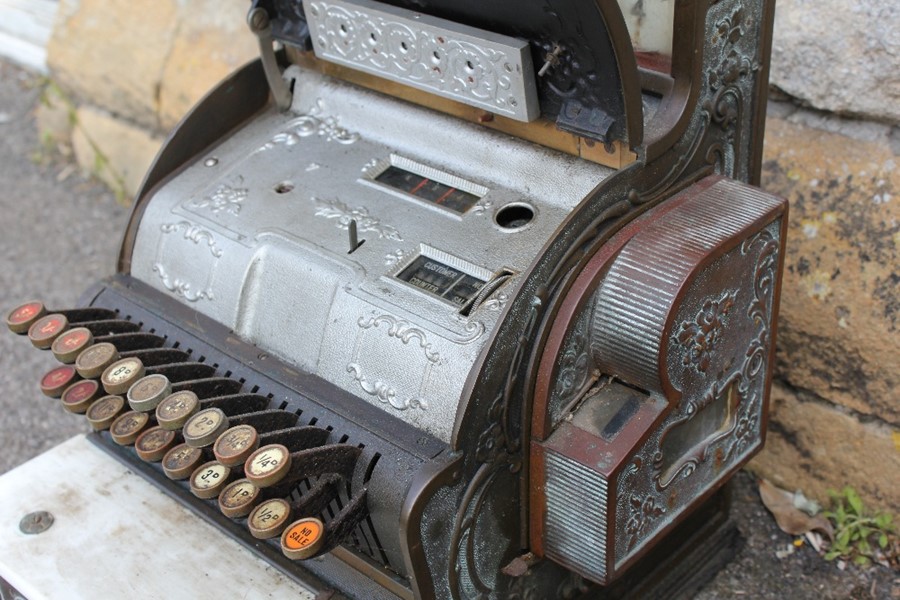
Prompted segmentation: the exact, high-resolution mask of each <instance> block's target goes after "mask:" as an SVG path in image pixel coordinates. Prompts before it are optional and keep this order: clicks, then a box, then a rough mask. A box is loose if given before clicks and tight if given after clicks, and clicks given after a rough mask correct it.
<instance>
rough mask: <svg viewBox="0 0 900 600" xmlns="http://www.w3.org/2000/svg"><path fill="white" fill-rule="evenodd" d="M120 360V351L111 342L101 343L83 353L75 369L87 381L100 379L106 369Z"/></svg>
mask: <svg viewBox="0 0 900 600" xmlns="http://www.w3.org/2000/svg"><path fill="white" fill-rule="evenodd" d="M117 360H119V351H118V350H116V347H115V346H113V345H112V344H110V343H109V342H100V343H99V344H94V345H93V346H90V347H88V348H85V349H84V350H82V351H81V354H79V355H78V357H77V358H76V359H75V369H76V370H77V371H78V374H79V375H81V376H82V377H84V378H85V379H94V378H96V377H100V375H101V374H102V373H103V371H105V370H106V367H108V366H109V365H111V364H113V363H114V362H116V361H117Z"/></svg>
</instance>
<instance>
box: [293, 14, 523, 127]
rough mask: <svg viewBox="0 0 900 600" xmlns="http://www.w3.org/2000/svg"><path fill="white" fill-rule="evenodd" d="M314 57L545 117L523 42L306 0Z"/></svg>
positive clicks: (507, 112)
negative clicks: (541, 112) (542, 113)
mask: <svg viewBox="0 0 900 600" xmlns="http://www.w3.org/2000/svg"><path fill="white" fill-rule="evenodd" d="M303 9H304V11H305V13H306V18H307V22H308V23H309V30H310V37H311V39H312V43H313V49H314V50H315V52H316V56H318V57H319V58H322V59H325V60H327V61H330V62H333V63H337V64H340V65H344V66H347V67H351V68H353V69H358V70H360V71H365V72H367V73H371V74H373V75H377V76H379V77H382V78H384V79H389V80H391V81H396V82H399V83H403V84H405V85H409V86H412V87H414V88H417V89H420V90H424V91H426V92H431V93H433V94H437V95H439V96H443V97H445V98H450V99H451V100H456V101H458V102H463V103H465V104H468V105H470V106H475V107H478V108H483V109H485V110H487V111H490V112H492V113H496V114H498V115H503V116H504V117H509V118H511V119H515V120H517V121H533V120H535V119H537V118H538V117H539V116H540V104H539V102H538V97H537V86H536V83H535V73H534V67H533V65H532V60H531V50H530V48H529V46H528V42H527V41H526V40H520V39H517V38H513V37H509V36H505V35H499V34H496V33H493V32H490V31H484V30H481V29H475V28H474V27H468V26H466V25H460V24H458V23H453V22H452V21H447V20H445V19H438V18H436V17H432V16H429V15H425V14H421V13H417V12H415V11H411V10H406V9H403V8H397V7H395V6H390V5H387V4H381V3H378V2H370V1H368V0H303Z"/></svg>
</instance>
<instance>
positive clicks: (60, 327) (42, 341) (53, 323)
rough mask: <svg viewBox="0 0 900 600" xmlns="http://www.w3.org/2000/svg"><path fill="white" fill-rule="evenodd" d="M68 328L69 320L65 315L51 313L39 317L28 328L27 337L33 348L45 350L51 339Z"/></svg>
mask: <svg viewBox="0 0 900 600" xmlns="http://www.w3.org/2000/svg"><path fill="white" fill-rule="evenodd" d="M68 328H69V320H68V319H67V318H66V317H65V315H60V314H56V313H54V314H51V315H46V316H44V317H41V318H40V319H38V320H37V321H35V322H34V323H32V324H31V327H29V328H28V339H30V340H31V343H32V344H33V345H34V347H35V348H40V349H41V350H46V349H47V348H49V347H50V346H51V345H52V344H53V340H55V339H56V338H58V337H59V336H60V335H62V332H64V331H65V330H66V329H68Z"/></svg>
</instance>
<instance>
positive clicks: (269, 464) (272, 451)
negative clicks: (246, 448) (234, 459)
mask: <svg viewBox="0 0 900 600" xmlns="http://www.w3.org/2000/svg"><path fill="white" fill-rule="evenodd" d="M290 469H291V451H290V450H288V449H287V447H286V446H283V445H281V444H269V445H268V446H263V447H262V448H259V449H258V450H256V451H255V452H254V453H253V454H251V455H250V456H248V457H247V461H246V462H245V463H244V474H245V475H246V476H247V479H249V480H250V481H252V482H253V483H254V484H256V485H257V486H259V487H261V488H263V487H269V486H272V485H275V484H276V483H278V482H279V481H281V480H282V479H284V476H285V475H287V474H288V471H290Z"/></svg>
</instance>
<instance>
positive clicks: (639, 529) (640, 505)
mask: <svg viewBox="0 0 900 600" xmlns="http://www.w3.org/2000/svg"><path fill="white" fill-rule="evenodd" d="M628 504H629V506H630V509H629V511H628V520H627V521H626V522H625V534H626V535H627V536H628V543H627V546H628V548H629V549H631V548H633V547H634V545H635V544H636V543H637V541H638V540H639V539H640V538H641V536H642V534H643V533H644V532H645V531H648V530H649V531H652V528H651V525H653V524H654V523H656V521H657V520H658V519H659V518H660V517H661V516H663V515H664V514H665V513H666V508H665V506H661V505H659V504H657V503H656V497H655V496H649V495H648V496H643V497H641V496H638V495H636V494H632V495H631V496H630V497H629V498H628Z"/></svg>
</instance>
